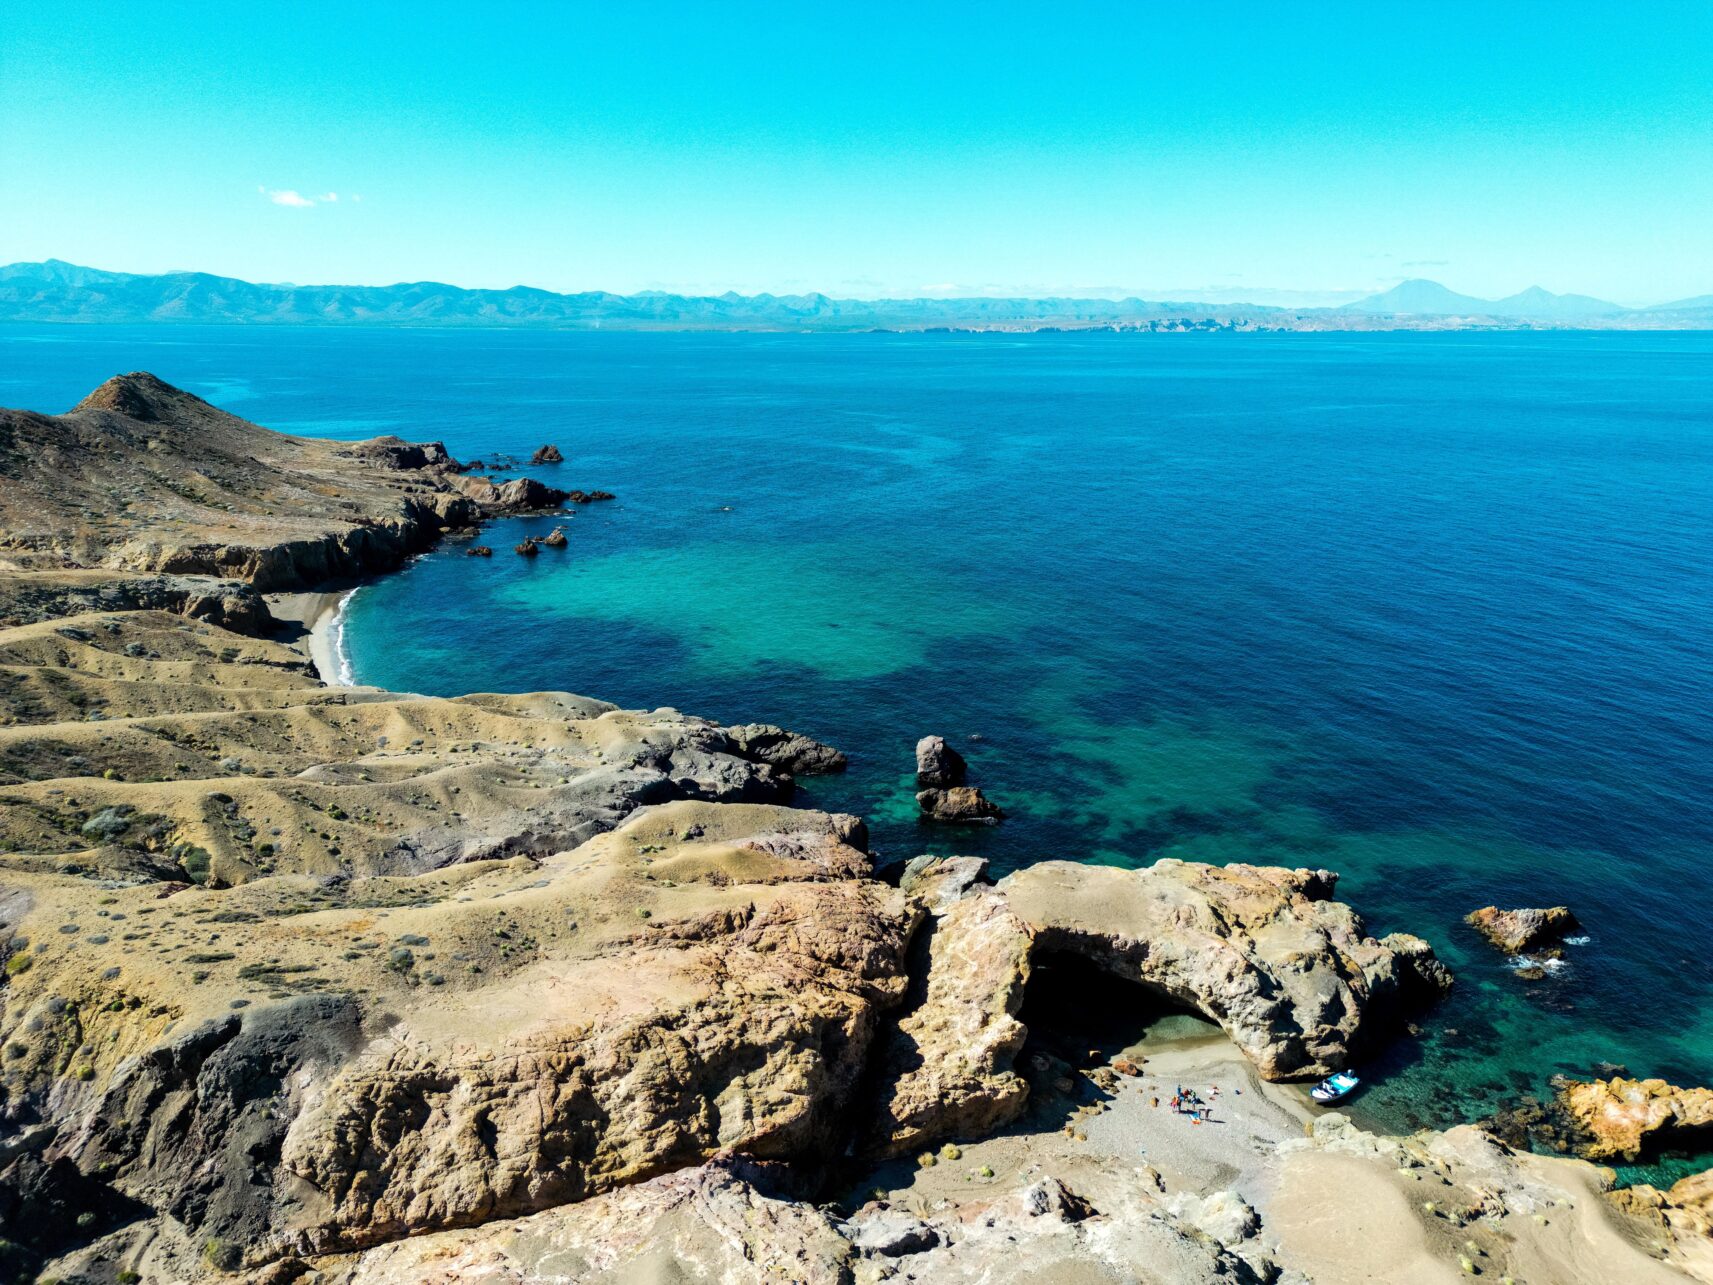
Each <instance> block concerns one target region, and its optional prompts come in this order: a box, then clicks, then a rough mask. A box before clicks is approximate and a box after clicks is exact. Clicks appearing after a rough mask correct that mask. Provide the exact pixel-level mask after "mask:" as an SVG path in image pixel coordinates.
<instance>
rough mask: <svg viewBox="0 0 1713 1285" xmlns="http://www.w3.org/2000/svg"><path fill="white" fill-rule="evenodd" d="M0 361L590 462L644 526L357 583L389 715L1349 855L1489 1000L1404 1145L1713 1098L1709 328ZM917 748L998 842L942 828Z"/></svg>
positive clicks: (528, 339) (1416, 1112)
mask: <svg viewBox="0 0 1713 1285" xmlns="http://www.w3.org/2000/svg"><path fill="white" fill-rule="evenodd" d="M0 340H3V341H4V345H5V346H4V351H5V352H6V354H7V358H6V361H5V364H4V369H3V370H0V377H3V378H4V381H5V388H6V393H7V395H6V397H5V398H4V400H5V401H7V402H9V403H11V404H14V405H19V404H21V405H31V406H42V407H44V408H48V409H57V408H59V407H60V406H62V405H69V404H70V402H71V401H73V400H75V399H76V397H77V396H78V395H80V392H81V390H83V389H86V388H87V387H89V386H91V385H92V384H93V383H94V382H95V380H96V379H97V378H99V377H101V376H102V375H104V374H106V373H111V371H113V370H116V369H132V368H136V367H139V366H147V367H149V368H151V369H155V370H156V371H157V372H158V373H161V374H163V375H164V376H166V377H169V378H172V379H174V380H175V381H176V382H179V383H181V384H183V385H184V386H186V387H189V388H190V389H192V390H193V391H197V392H199V393H203V394H204V395H207V396H209V397H211V398H214V399H215V400H217V401H221V402H222V403H223V404H225V405H227V406H228V408H229V409H232V410H234V411H236V412H237V413H240V414H243V415H245V416H247V417H249V418H252V419H255V420H257V421H259V422H261V423H264V424H268V425H270V426H274V427H280V428H288V427H289V428H290V429H291V430H292V431H296V432H305V433H319V434H324V435H329V436H340V437H360V436H367V435H370V434H373V433H375V432H381V431H392V432H397V433H399V434H400V435H403V436H407V437H410V438H413V439H424V438H443V439H444V440H445V441H446V443H447V445H448V447H449V448H450V449H451V450H452V451H453V453H454V454H456V455H458V456H460V457H470V456H476V455H490V456H491V455H492V454H493V453H494V452H499V451H503V452H510V453H512V454H515V455H518V456H520V457H521V456H526V455H527V453H528V452H529V451H530V450H531V449H533V448H534V447H535V446H537V445H540V444H541V443H542V442H545V441H553V442H555V443H557V444H558V445H559V446H560V447H561V448H562V449H563V450H564V452H565V454H566V457H567V461H568V462H567V463H566V464H564V465H561V466H559V467H558V468H557V469H555V470H554V471H553V472H552V474H551V477H552V480H554V481H556V482H558V483H559V484H560V485H575V486H601V487H606V488H609V489H612V490H614V491H617V492H618V494H619V496H620V500H619V502H618V503H617V504H615V505H610V506H601V507H596V508H591V509H588V510H584V511H579V512H578V514H577V516H576V518H575V520H573V521H572V522H570V523H569V524H568V525H569V527H570V528H571V530H570V535H571V543H570V548H569V549H568V550H566V551H565V552H564V553H563V554H553V555H552V556H551V557H550V556H543V557H541V558H538V559H535V560H532V561H526V560H523V559H517V558H514V557H512V556H511V555H510V553H509V546H510V544H511V543H512V542H513V541H514V540H515V539H517V538H521V536H522V535H523V534H527V533H540V532H545V531H546V530H547V529H548V528H549V526H550V525H551V523H550V522H549V521H548V520H546V519H516V520H507V521H503V522H500V523H497V524H496V525H495V527H494V529H493V530H492V531H491V533H490V534H489V536H488V537H485V538H486V539H487V540H488V542H490V543H492V544H493V545H494V546H495V548H496V551H497V552H496V556H495V558H494V560H493V561H492V563H491V564H487V563H485V562H484V563H480V564H479V563H476V562H475V560H470V559H466V558H464V556H463V552H462V549H461V548H460V547H459V546H456V545H451V546H448V547H447V548H445V549H443V550H442V551H439V552H437V553H434V554H431V555H429V556H427V557H425V558H423V559H421V560H419V561H418V562H416V563H415V564H413V565H412V566H411V567H409V568H408V569H406V570H405V571H404V572H402V573H400V574H398V575H396V576H393V577H390V578H388V579H386V580H383V581H380V582H378V583H376V584H374V585H371V586H368V587H366V588H365V589H364V590H363V591H362V592H360V593H359V594H357V595H356V596H355V598H353V599H352V600H351V605H350V608H349V611H348V613H347V619H346V630H347V635H346V637H347V643H348V646H349V649H350V653H351V656H352V659H353V663H354V669H355V677H356V679H357V681H359V682H365V683H376V684H381V685H385V686H389V687H393V688H396V689H401V690H414V691H423V692H428V693H446V694H449V693H452V692H458V691H468V690H483V689H486V690H528V689H530V688H535V687H541V688H564V689H569V690H572V691H577V692H582V693H586V694H588V695H592V696H597V697H600V698H602V699H609V700H614V701H618V702H620V703H624V704H638V705H643V706H654V705H658V704H663V703H670V704H674V705H676V706H678V707H680V708H683V709H686V710H693V711H695V712H697V713H705V714H708V715H711V716H716V717H721V718H729V719H746V720H747V719H758V720H759V719H766V720H772V721H778V722H781V723H785V724H787V725H789V726H793V727H796V728H801V729H802V730H804V731H806V732H809V733H811V734H814V735H817V736H820V737H823V738H825V739H827V740H829V741H831V742H833V743H835V744H838V745H839V746H840V747H841V748H843V749H845V750H846V751H847V752H848V753H850V754H851V756H852V761H853V764H852V771H851V772H850V774H849V775H848V776H847V777H845V778H842V779H834V780H821V781H816V782H814V783H813V785H812V787H811V788H810V789H809V790H808V791H807V795H808V800H809V801H810V802H811V803H812V804H813V805H816V806H824V807H829V808H832V807H836V808H841V809H847V810H851V811H856V812H859V813H862V814H863V815H865V816H867V817H868V818H869V820H870V822H871V825H872V826H873V827H874V830H875V839H876V843H877V846H878V847H879V849H880V850H881V852H882V854H883V856H884V857H887V858H892V857H903V856H908V855H910V854H911V853H913V852H914V851H918V850H934V851H944V852H951V851H969V852H975V853H977V854H979V855H984V856H988V857H989V858H990V859H992V860H993V862H994V864H995V866H996V868H998V869H1001V870H1004V869H1011V868H1016V867H1018V866H1021V865H1026V864H1028V863H1030V862H1032V861H1034V860H1038V859H1041V858H1045V857H1070V858H1074V859H1083V860H1096V861H1102V862H1108V863H1117V864H1146V863H1148V862H1149V861H1151V860H1153V859H1154V858H1156V857H1158V856H1162V855H1174V856H1185V857H1191V858H1195V859H1204V860H1214V861H1227V860H1246V861H1271V862H1277V863H1281V864H1293V865H1325V866H1328V867H1330V868H1333V869H1336V870H1339V871H1340V872H1341V873H1342V875H1343V877H1344V883H1343V884H1342V885H1341V895H1343V896H1345V897H1347V898H1348V899H1349V900H1351V901H1352V902H1353V903H1354V904H1356V905H1357V906H1359V907H1360V908H1361V909H1362V910H1363V911H1364V912H1365V913H1366V914H1367V916H1368V918H1369V920H1370V922H1371V923H1372V924H1373V925H1374V927H1375V930H1376V931H1387V930H1391V929H1406V930H1409V931H1414V932H1419V933H1421V934H1423V935H1424V936H1427V937H1429V938H1430V940H1432V941H1433V943H1434V945H1435V946H1436V948H1437V949H1438V950H1439V951H1440V953H1441V954H1442V955H1443V956H1444V957H1445V958H1446V959H1447V960H1448V962H1449V963H1450V964H1451V965H1452V967H1453V969H1454V970H1455V971H1456V972H1457V973H1458V975H1459V978H1460V986H1459V989H1458V991H1457V992H1456V994H1455V995H1454V996H1453V998H1452V1000H1451V1002H1450V1004H1449V1005H1448V1007H1447V1008H1445V1009H1444V1010H1442V1011H1441V1012H1440V1013H1438V1014H1436V1015H1435V1016H1434V1018H1433V1019H1432V1020H1431V1022H1430V1023H1429V1025H1428V1027H1427V1028H1426V1030H1425V1035H1424V1038H1423V1039H1422V1040H1421V1041H1419V1042H1417V1043H1415V1044H1406V1045H1405V1046H1404V1047H1403V1048H1402V1049H1401V1050H1400V1051H1399V1052H1398V1054H1397V1055H1396V1056H1395V1059H1394V1062H1393V1063H1392V1064H1389V1065H1387V1066H1386V1067H1385V1068H1383V1070H1384V1074H1382V1075H1381V1076H1379V1077H1377V1079H1378V1082H1377V1083H1376V1085H1375V1088H1374V1089H1373V1090H1372V1091H1371V1092H1370V1093H1369V1094H1368V1095H1367V1096H1366V1097H1365V1098H1364V1099H1363V1100H1361V1101H1360V1102H1359V1104H1358V1106H1359V1109H1361V1110H1363V1111H1366V1112H1367V1113H1369V1114H1370V1116H1371V1117H1372V1118H1374V1119H1376V1120H1377V1121H1379V1122H1380V1123H1382V1124H1384V1125H1386V1126H1388V1127H1406V1126H1410V1125H1413V1124H1416V1123H1423V1124H1445V1123H1449V1122H1451V1121H1452V1120H1455V1119H1463V1118H1468V1117H1470V1116H1471V1115H1476V1114H1480V1113H1481V1112H1483V1111H1485V1110H1488V1109H1491V1108H1493V1107H1496V1106H1499V1105H1502V1104H1504V1103H1505V1102H1507V1101H1509V1100H1511V1099H1513V1098H1514V1097H1515V1096H1516V1095H1517V1094H1518V1093H1519V1092H1540V1091H1541V1090H1542V1089H1543V1088H1544V1085H1545V1080H1546V1077H1547V1076H1548V1075H1550V1074H1551V1073H1553V1072H1554V1071H1571V1072H1575V1073H1586V1071H1587V1069H1588V1067H1589V1065H1591V1064H1592V1063H1594V1062H1602V1061H1610V1062H1619V1063H1623V1064H1626V1065H1628V1066H1629V1068H1630V1069H1631V1071H1632V1072H1633V1073H1635V1074H1658V1075H1663V1076H1666V1077H1668V1078H1673V1079H1675V1080H1676V1081H1677V1082H1681V1083H1704V1082H1706V1081H1707V1079H1708V1078H1709V1076H1710V1075H1713V1040H1710V1037H1709V1036H1708V1035H1707V1034H1706V1032H1707V1031H1709V1030H1710V1029H1713V1024H1710V1023H1709V1022H1708V1021H1706V1020H1705V1019H1706V1016H1707V1014H1708V1012H1709V1009H1710V1008H1713V972H1710V970H1709V964H1708V961H1707V960H1706V959H1705V957H1703V956H1701V955H1700V953H1699V945H1698V943H1699V941H1700V940H1701V939H1702V937H1703V935H1704V934H1703V933H1702V931H1701V929H1700V926H1699V924H1700V914H1699V907H1700V906H1701V905H1702V904H1704V903H1705V900H1706V895H1707V892H1708V875H1707V873H1706V872H1707V870H1708V868H1709V866H1708V858H1709V857H1710V856H1713V841H1710V840H1709V838H1708V836H1709V835H1713V816H1710V814H1709V806H1710V805H1709V799H1713V791H1710V790H1709V788H1708V787H1709V786H1710V785H1713V780H1710V776H1713V700H1709V697H1710V696H1713V690H1710V686H1709V677H1708V672H1707V667H1706V665H1705V661H1704V655H1703V652H1704V647H1703V645H1702V644H1701V643H1700V641H1699V638H1700V634H1699V630H1700V628H1701V624H1702V622H1704V620H1705V612H1706V608H1707V607H1708V606H1709V605H1710V604H1713V576H1710V574H1709V568H1708V562H1707V557H1706V550H1707V548H1708V547H1709V539H1708V537H1709V536H1710V535H1713V484H1710V481H1709V479H1710V478H1713V470H1710V469H1709V468H1708V467H1707V466H1708V464H1709V463H1713V435H1710V434H1709V431H1708V430H1709V429H1710V428H1713V405H1710V399H1709V395H1708V388H1709V374H1710V373H1713V343H1710V342H1709V340H1708V339H1707V338H1706V337H1701V336H1692V335H1685V336H1613V335H1602V336H1590V335H1574V334H1568V335H1550V336H1546V335H1502V336H1501V335H1467V334H1465V335H1446V336H1361V337H1356V336H1336V337H1308V336H1290V337H1285V336H1280V337H1268V338H1241V339H1238V338H1229V337H1227V338H1208V337H1195V336H1181V337H1161V338H1146V339H1145V338H1141V337H1134V336H1075V337H1070V336H1048V335H1042V336H1033V337H1028V338H1018V337H1005V338H999V337H990V338H971V337H951V336H911V337H902V336H880V335H876V336H846V337H836V338H835V337H829V336H817V337H797V336H784V337H779V336H768V337H761V336H742V335H736V336H715V337H709V336H682V335H660V336H638V335H630V336H601V335H563V336H561V335H543V334H530V335H505V334H499V335H495V334H482V335H473V334H457V335H448V334H438V333H428V334H423V333H409V334H400V333H397V332H383V331H373V332H360V333H341V334H327V333H325V332H322V333H314V332H297V331H289V330H282V331H270V332H267V333H260V332H252V331H244V330H237V329H225V330H208V329H197V330H194V331H191V330H184V331H179V330H173V331H170V332H169V331H163V330H162V329H161V328H118V327H114V328H106V327H102V328H96V327H89V328H78V329H76V330H72V329H69V328H66V329H61V330H52V329H49V328H27V327H16V328H9V329H8V330H7V331H6V332H4V334H3V335H0ZM36 340H46V341H47V342H42V343H39V344H38V343H35V342H33V341H36ZM543 476H548V474H546V473H545V472H544V473H543ZM927 731H942V732H944V733H945V734H946V735H948V737H953V738H955V739H956V741H957V743H958V745H959V747H960V748H961V749H962V750H963V751H964V752H965V753H966V755H967V756H968V757H969V758H970V760H971V763H972V766H973V769H974V771H975V773H976V775H977V778H978V779H979V780H980V781H981V783H982V784H983V786H984V788H986V789H987V790H988V791H989V793H990V794H992V796H993V797H994V798H995V799H996V800H998V801H1000V802H1001V803H1002V805H1003V806H1005V807H1006V808H1007V810H1008V812H1009V813H1010V814H1011V819H1010V820H1008V821H1007V823H1006V824H1005V825H1004V826H1001V827H999V828H997V829H995V830H992V831H981V832H972V833H969V834H959V835H955V836H947V835H945V834H936V835H933V836H928V835H924V834H922V833H920V832H919V831H918V829H917V827H916V825H915V822H914V813H913V806H912V805H911V801H910V799H909V786H908V768H909V757H908V751H909V746H910V744H911V743H913V742H914V740H915V738H916V737H917V736H918V735H920V734H921V733H923V732H927ZM971 736H979V737H980V738H981V739H980V740H979V741H972V740H970V739H969V738H970V737H971ZM1489 901H1497V902H1498V903H1499V904H1550V903H1552V902H1556V901H1567V902H1569V903H1571V904H1572V905H1573V906H1574V907H1575V908H1576V910H1577V912H1578V914H1579V915H1580V916H1581V918H1582V920H1583V922H1584V924H1586V925H1588V927H1589V937H1590V941H1589V942H1588V944H1587V945H1586V946H1583V947H1578V948H1573V949H1572V950H1571V951H1570V954H1569V964H1568V967H1566V968H1564V969H1562V970H1559V971H1558V972H1557V973H1553V974H1549V975H1548V976H1546V977H1545V978H1543V979H1541V980H1538V981H1532V982H1531V981H1525V980H1523V979H1521V978H1519V977H1518V976H1516V975H1515V974H1514V972H1513V970H1512V969H1510V968H1509V967H1508V966H1507V965H1506V963H1505V961H1503V960H1502V959H1501V958H1499V957H1498V956H1496V955H1493V954H1491V953H1489V952H1488V950H1487V948H1486V947H1485V946H1484V945H1483V944H1482V943H1480V942H1479V941H1478V940H1477V939H1476V938H1475V937H1474V936H1473V934H1472V933H1470V932H1469V931H1468V930H1467V929H1465V928H1464V927H1463V926H1462V924H1461V917H1462V915H1463V914H1464V913H1466V912H1467V911H1468V910H1470V909H1473V908H1474V907H1475V906H1477V905H1482V904H1486V903H1487V902H1489Z"/></svg>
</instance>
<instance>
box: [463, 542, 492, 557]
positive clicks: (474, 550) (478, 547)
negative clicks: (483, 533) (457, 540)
mask: <svg viewBox="0 0 1713 1285" xmlns="http://www.w3.org/2000/svg"><path fill="white" fill-rule="evenodd" d="M464 556H465V557H467V558H491V557H493V556H494V551H493V550H492V549H491V548H489V547H488V546H487V545H485V544H473V545H471V546H470V547H469V548H468V549H465V550H464Z"/></svg>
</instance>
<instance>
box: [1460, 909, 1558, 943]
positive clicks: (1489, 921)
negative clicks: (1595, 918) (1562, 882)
mask: <svg viewBox="0 0 1713 1285" xmlns="http://www.w3.org/2000/svg"><path fill="white" fill-rule="evenodd" d="M1464 922H1465V923H1467V924H1470V925H1471V926H1473V927H1474V928H1475V930H1476V931H1477V932H1479V933H1480V934H1481V935H1482V936H1483V937H1485V938H1486V939H1487V940H1488V941H1490V942H1492V943H1493V944H1494V945H1495V946H1497V947H1498V948H1499V949H1500V950H1502V951H1504V952H1505V953H1506V954H1507V955H1520V954H1522V953H1523V952H1524V951H1527V950H1532V949H1534V948H1535V947H1537V946H1547V945H1555V944H1556V943H1558V942H1560V941H1562V940H1564V937H1565V934H1567V933H1572V932H1575V931H1576V929H1577V928H1579V927H1580V926H1581V925H1580V924H1578V923H1577V920H1576V916H1575V915H1574V914H1572V913H1571V911H1570V907H1569V906H1549V907H1547V908H1546V909H1544V910H1538V909H1521V910H1500V909H1499V908H1498V907H1497V906H1483V907H1481V909H1480V910H1476V911H1473V912H1471V913H1470V914H1469V915H1468V916H1467V917H1466V918H1465V920H1464Z"/></svg>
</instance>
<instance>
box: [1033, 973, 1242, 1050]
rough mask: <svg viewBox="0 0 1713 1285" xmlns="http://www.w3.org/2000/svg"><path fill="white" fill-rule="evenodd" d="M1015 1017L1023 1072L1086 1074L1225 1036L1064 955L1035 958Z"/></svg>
mask: <svg viewBox="0 0 1713 1285" xmlns="http://www.w3.org/2000/svg"><path fill="white" fill-rule="evenodd" d="M1018 1019H1019V1020H1020V1021H1021V1022H1022V1023H1023V1024H1024V1026H1026V1027H1027V1028H1028V1030H1029V1036H1028V1039H1027V1040H1026V1041H1025V1042H1024V1045H1023V1050H1022V1053H1021V1054H1020V1055H1019V1058H1018V1067H1019V1070H1022V1071H1024V1072H1025V1073H1026V1074H1028V1073H1031V1072H1033V1073H1035V1074H1040V1073H1042V1072H1043V1071H1051V1070H1053V1069H1054V1064H1055V1063H1063V1064H1065V1065H1066V1066H1068V1067H1069V1068H1071V1069H1073V1070H1077V1071H1083V1072H1086V1071H1090V1070H1093V1069H1094V1068H1096V1067H1098V1066H1109V1065H1113V1064H1114V1063H1115V1062H1117V1061H1119V1060H1121V1059H1126V1058H1129V1059H1140V1058H1143V1057H1147V1056H1149V1055H1151V1054H1153V1053H1157V1052H1159V1051H1161V1050H1163V1049H1165V1048H1168V1047H1171V1046H1174V1045H1181V1044H1185V1043H1202V1042H1205V1041H1208V1040H1214V1039H1221V1038H1223V1033H1222V1032H1221V1030H1220V1028H1219V1027H1218V1025H1217V1024H1215V1023H1213V1022H1211V1021H1209V1020H1208V1019H1207V1018H1205V1017H1203V1016H1202V1015H1201V1014H1200V1013H1199V1012H1197V1011H1196V1010H1194V1009H1193V1008H1190V1007H1188V1006H1186V1005H1184V1004H1180V1003H1178V1002H1177V1001H1175V1000H1173V999H1171V998H1170V997H1169V996H1166V995H1164V994H1162V993H1161V992H1160V991H1158V990H1156V989H1155V988H1153V987H1151V986H1147V985H1144V984H1143V983H1141V982H1138V981H1134V980H1132V979H1130V978H1126V977H1121V976H1119V975H1118V974H1116V973H1115V972H1113V971H1112V970H1111V969H1109V968H1107V967H1104V966H1103V965H1101V964H1099V963H1097V962H1095V961H1094V960H1091V959H1089V958H1087V957H1086V956H1084V955H1080V954H1077V953H1075V952H1072V951H1067V950H1038V951H1037V952H1036V953H1035V956H1034V958H1033V960H1032V966H1031V971H1030V976H1029V982H1028V985H1027V987H1026V989H1025V990H1024V993H1023V1007H1022V1010H1021V1011H1020V1012H1019V1013H1018ZM1043 1060H1045V1062H1046V1065H1045V1066H1043V1065H1042V1062H1043Z"/></svg>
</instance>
